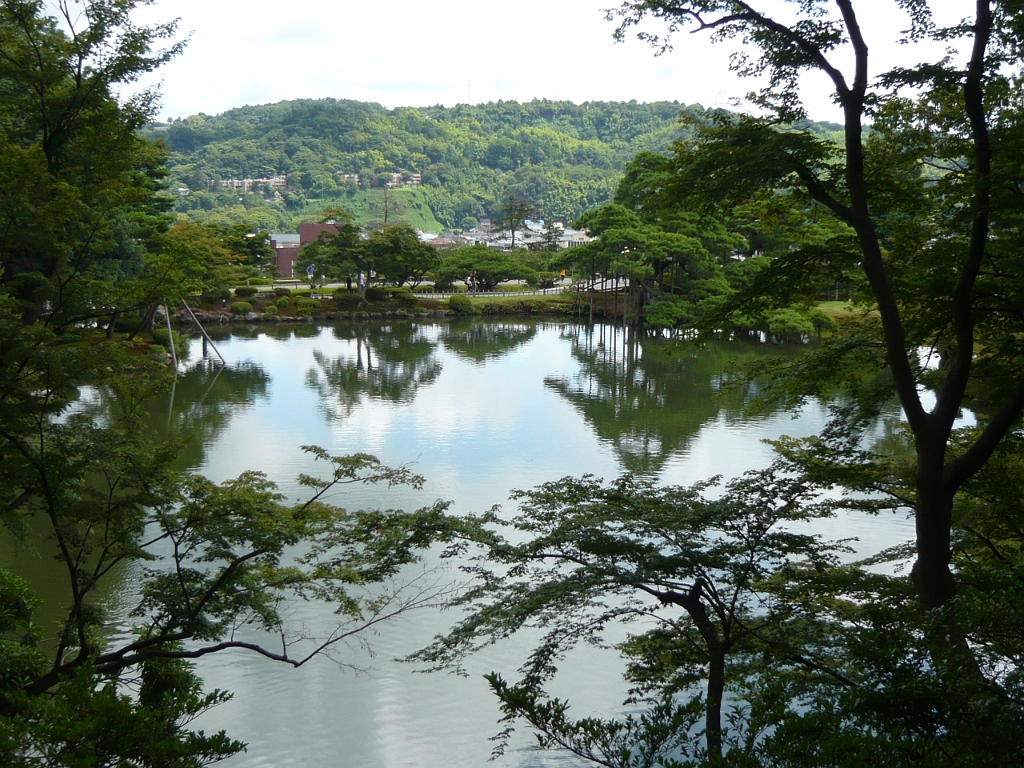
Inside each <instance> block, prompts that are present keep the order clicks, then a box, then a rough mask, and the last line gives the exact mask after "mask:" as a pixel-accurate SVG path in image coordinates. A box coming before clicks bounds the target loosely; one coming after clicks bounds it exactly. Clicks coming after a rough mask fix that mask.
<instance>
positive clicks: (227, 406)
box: [148, 361, 270, 469]
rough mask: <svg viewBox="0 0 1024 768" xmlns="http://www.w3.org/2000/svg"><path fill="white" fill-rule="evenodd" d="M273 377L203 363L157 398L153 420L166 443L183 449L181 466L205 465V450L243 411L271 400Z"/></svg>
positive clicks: (246, 367) (252, 367)
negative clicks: (270, 383) (175, 444)
mask: <svg viewBox="0 0 1024 768" xmlns="http://www.w3.org/2000/svg"><path fill="white" fill-rule="evenodd" d="M269 381H270V377H269V376H268V375H267V373H266V371H265V370H264V369H263V367H262V366H260V365H258V364H257V363H253V362H249V361H245V362H238V363H232V364H231V365H229V366H222V365H219V364H217V363H213V362H210V361H202V362H200V363H199V364H197V365H195V366H193V367H192V368H191V369H189V370H188V371H186V372H185V373H183V374H181V375H179V376H178V377H177V378H176V379H175V381H174V384H173V386H172V387H171V389H170V391H168V392H166V393H164V394H163V395H161V396H160V397H158V398H156V399H154V401H153V402H152V403H151V405H150V406H149V408H148V410H149V412H150V415H149V420H150V423H151V424H152V425H153V427H154V428H155V429H156V431H157V434H159V435H160V436H161V438H162V439H163V440H173V441H177V442H179V443H181V444H182V450H181V452H180V454H179V456H178V463H179V465H180V466H181V468H182V469H186V468H187V469H193V468H195V467H198V466H199V465H200V464H202V462H203V451H204V449H205V446H207V445H210V444H211V443H212V442H213V441H214V440H215V439H216V438H217V436H218V435H219V434H220V433H221V432H222V431H223V430H224V428H225V427H226V426H227V424H228V422H229V421H230V420H231V417H232V416H233V415H234V414H236V413H237V412H238V411H239V410H240V409H242V408H246V407H249V406H251V405H252V404H253V403H255V402H256V401H257V400H259V399H266V397H267V384H268V383H269Z"/></svg>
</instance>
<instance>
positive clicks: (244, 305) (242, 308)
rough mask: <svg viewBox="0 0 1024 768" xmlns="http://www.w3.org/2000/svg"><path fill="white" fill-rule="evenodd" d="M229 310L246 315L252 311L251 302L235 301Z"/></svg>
mask: <svg viewBox="0 0 1024 768" xmlns="http://www.w3.org/2000/svg"><path fill="white" fill-rule="evenodd" d="M231 311H232V312H234V313H235V314H236V315H248V314H249V313H250V312H252V304H250V303H249V302H248V301H236V302H235V303H234V304H232V305H231Z"/></svg>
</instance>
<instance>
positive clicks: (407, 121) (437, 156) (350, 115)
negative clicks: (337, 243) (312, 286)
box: [149, 99, 701, 232]
mask: <svg viewBox="0 0 1024 768" xmlns="http://www.w3.org/2000/svg"><path fill="white" fill-rule="evenodd" d="M682 108H683V105H681V104H678V103H675V102H659V103H655V104H637V103H635V102H630V103H605V102H589V103H587V104H571V103H568V102H551V101H541V100H535V101H533V102H530V103H526V104H517V103H515V102H498V103H491V104H485V105H474V106H467V105H459V106H457V107H454V108H451V109H448V108H444V107H431V108H425V109H408V108H400V109H395V110H391V111H388V110H384V109H383V108H382V107H380V106H379V105H377V104H366V103H360V102H355V101H344V100H334V99H323V100H317V101H313V100H299V101H290V102H280V103H278V104H268V105H262V106H253V107H243V108H241V109H236V110H231V111H229V112H226V113H225V114H223V115H219V116H215V117H211V116H208V115H195V116H192V117H188V118H185V119H184V120H180V121H174V122H172V123H170V124H169V125H166V126H156V127H153V128H151V129H150V131H151V133H150V134H149V135H152V136H159V137H162V138H165V139H166V140H167V142H168V144H169V145H170V148H171V160H170V170H171V175H172V178H173V180H174V182H173V183H174V184H176V185H181V186H185V187H187V188H189V189H190V190H191V194H189V195H188V196H186V197H183V198H179V199H178V201H177V209H178V211H179V212H181V213H185V214H186V215H188V216H190V217H194V218H196V219H198V220H204V221H205V220H217V221H239V222H241V221H244V222H246V223H248V224H250V225H258V226H260V227H261V228H262V229H264V230H266V229H270V230H274V229H280V228H289V227H292V226H294V225H295V224H296V223H297V222H298V221H300V220H303V219H308V218H309V217H310V215H311V214H314V213H315V212H316V211H318V210H320V209H322V208H325V207H338V206H344V207H345V208H346V209H347V210H348V211H350V212H351V213H352V214H353V215H354V216H355V219H356V221H357V222H358V223H359V224H361V225H365V224H369V223H371V222H374V221H381V220H382V219H383V216H382V212H381V211H380V210H379V209H380V200H379V198H380V194H381V190H380V188H373V189H370V188H368V186H369V185H370V184H375V183H376V181H375V180H376V178H377V177H378V176H379V175H380V174H381V173H383V172H389V173H390V172H409V173H412V172H418V173H421V174H422V179H423V184H422V186H419V187H398V188H394V189H390V190H388V193H389V195H390V196H392V197H394V199H395V202H397V203H399V204H400V206H401V209H402V212H401V213H400V214H399V215H398V219H392V218H389V220H388V223H395V222H396V221H402V222H404V223H406V224H409V225H410V226H412V227H415V228H417V229H421V230H424V231H428V232H437V231H439V230H440V228H441V227H449V228H451V227H459V226H462V225H463V224H464V222H465V220H467V219H471V220H479V219H480V218H482V217H484V216H492V217H493V216H497V215H498V214H499V204H500V198H501V195H502V194H503V193H505V192H507V191H511V192H513V193H515V194H517V195H519V196H520V197H522V198H524V199H526V200H528V201H529V202H530V203H531V204H533V205H535V206H536V207H537V208H539V209H540V211H541V215H542V216H543V217H544V218H547V219H554V220H561V221H572V220H574V219H575V218H576V217H578V216H579V215H580V214H581V213H583V212H584V211H585V210H587V209H589V208H592V207H594V206H596V205H599V204H601V203H603V202H606V201H607V200H608V199H609V198H610V197H611V195H612V194H613V193H614V190H615V185H616V183H617V181H618V177H619V175H620V174H621V171H622V168H623V167H624V165H625V163H626V162H627V161H628V160H629V159H630V158H632V157H633V156H634V155H635V154H636V153H637V152H638V151H640V150H645V149H650V150H654V151H663V150H664V148H665V147H667V146H668V145H669V144H671V142H672V141H673V140H675V139H677V138H679V137H680V136H681V135H682V133H681V131H680V129H679V126H678V124H677V118H678V115H679V112H680V109H682ZM689 109H692V110H700V109H701V108H700V107H698V106H694V107H691V108H689ZM270 173H281V174H285V175H287V176H288V178H289V189H288V190H286V191H285V192H284V193H283V195H282V197H283V200H281V201H279V202H274V200H273V197H274V196H273V194H272V193H271V192H270V191H269V190H258V191H257V192H255V193H253V194H247V195H243V198H244V200H243V202H242V203H239V201H238V197H239V195H238V194H237V192H235V190H230V191H224V192H223V193H222V192H219V191H213V192H211V191H209V190H208V189H207V180H208V179H231V178H237V179H241V178H257V177H260V176H266V175H268V174H270ZM341 173H345V174H360V176H361V178H360V183H361V184H362V186H361V187H360V186H357V185H356V183H355V182H354V181H347V180H343V179H341V178H340V177H339V174H341Z"/></svg>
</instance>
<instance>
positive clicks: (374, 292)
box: [366, 286, 390, 301]
mask: <svg viewBox="0 0 1024 768" xmlns="http://www.w3.org/2000/svg"><path fill="white" fill-rule="evenodd" d="M389 295H390V292H389V291H388V289H387V288H383V287H380V286H370V287H369V288H367V289H366V300H367V301H384V300H385V299H387V297H388V296H389Z"/></svg>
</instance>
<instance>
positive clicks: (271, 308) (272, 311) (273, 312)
mask: <svg viewBox="0 0 1024 768" xmlns="http://www.w3.org/2000/svg"><path fill="white" fill-rule="evenodd" d="M277 312H278V310H277V306H276V305H274V304H268V305H267V308H266V309H265V310H263V314H264V316H266V317H276V316H277Z"/></svg>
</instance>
